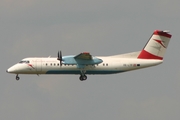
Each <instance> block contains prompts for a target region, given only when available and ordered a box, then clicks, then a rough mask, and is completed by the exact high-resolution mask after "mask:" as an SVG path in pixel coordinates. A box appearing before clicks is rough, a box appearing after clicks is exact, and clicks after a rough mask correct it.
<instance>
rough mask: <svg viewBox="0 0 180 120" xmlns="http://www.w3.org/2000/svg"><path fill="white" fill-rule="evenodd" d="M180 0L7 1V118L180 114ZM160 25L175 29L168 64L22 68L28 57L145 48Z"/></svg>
mask: <svg viewBox="0 0 180 120" xmlns="http://www.w3.org/2000/svg"><path fill="white" fill-rule="evenodd" d="M179 5H180V1H178V0H151V1H148V0H136V1H131V0H121V1H119V0H111V1H109V0H91V1H89V0H75V1H74V0H51V1H48V0H26V1H22V0H16V1H14V0H1V1H0V16H1V17H0V26H1V27H0V41H1V44H0V55H1V71H0V78H1V80H0V96H1V97H0V106H1V107H0V119H2V120H3V119H5V120H14V119H19V120H24V119H26V120H32V119H34V120H37V119H44V120H49V119H51V120H57V119H58V120H59V119H61V120H72V119H73V120H83V119H84V120H92V119H93V120H109V119H111V120H116V119H122V120H145V119H146V120H152V119H153V120H162V119H163V120H170V119H173V120H178V119H179V118H180V114H179V113H180V102H179V101H180V94H179V93H180V75H179V73H180V68H179V60H180V57H179V54H178V53H177V52H178V51H179V43H180V42H179V28H180V23H179V21H180V15H179V12H178V11H180V7H179ZM155 29H160V30H170V31H171V34H172V35H173V36H172V39H171V41H170V44H169V46H168V50H167V53H166V55H165V59H164V63H163V64H161V65H159V66H156V67H151V68H147V69H141V70H137V71H131V72H127V73H122V74H115V75H105V76H103V75H97V76H91V75H89V76H88V80H87V81H84V82H81V81H79V76H76V75H55V76H53V75H41V76H39V77H38V76H37V75H20V77H21V80H20V81H16V80H15V75H12V74H7V73H6V72H5V71H6V69H7V68H9V67H10V66H12V65H13V64H15V63H17V62H19V61H20V60H21V59H23V58H25V57H34V56H40V57H46V56H47V57H48V56H50V55H51V56H54V57H56V55H57V51H58V50H62V52H63V55H72V54H79V53H81V52H84V51H88V52H90V53H91V54H92V55H95V56H101V55H102V56H104V55H115V54H121V53H128V52H133V51H139V50H141V49H142V48H143V47H144V45H145V44H146V42H147V40H148V39H149V37H150V35H151V34H152V32H153V31H154V30H155Z"/></svg>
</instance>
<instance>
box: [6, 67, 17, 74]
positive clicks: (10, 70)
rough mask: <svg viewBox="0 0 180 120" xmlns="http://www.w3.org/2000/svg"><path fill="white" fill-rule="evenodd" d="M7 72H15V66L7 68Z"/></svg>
mask: <svg viewBox="0 0 180 120" xmlns="http://www.w3.org/2000/svg"><path fill="white" fill-rule="evenodd" d="M6 72H7V73H15V72H16V69H15V67H14V66H12V67H10V68H9V69H7V70H6Z"/></svg>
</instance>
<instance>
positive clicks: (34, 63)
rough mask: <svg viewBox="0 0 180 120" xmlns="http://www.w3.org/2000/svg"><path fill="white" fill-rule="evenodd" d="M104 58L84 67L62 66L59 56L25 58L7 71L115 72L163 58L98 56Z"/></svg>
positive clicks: (48, 72) (21, 72)
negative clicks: (100, 61) (97, 62)
mask: <svg viewBox="0 0 180 120" xmlns="http://www.w3.org/2000/svg"><path fill="white" fill-rule="evenodd" d="M98 58H100V59H102V60H103V62H102V63H100V64H95V65H85V67H84V68H83V69H80V68H78V67H77V65H66V64H62V66H60V63H59V61H58V60H57V58H25V59H23V60H22V61H27V62H21V63H17V64H15V65H14V66H12V67H10V68H9V69H8V70H7V72H9V73H14V74H81V70H83V71H84V72H85V74H113V73H120V72H126V71H130V70H135V69H140V68H145V67H150V66H154V65H158V64H160V63H162V62H163V60H152V59H151V60H150V59H137V58H118V57H98Z"/></svg>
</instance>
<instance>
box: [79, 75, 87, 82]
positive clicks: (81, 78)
mask: <svg viewBox="0 0 180 120" xmlns="http://www.w3.org/2000/svg"><path fill="white" fill-rule="evenodd" d="M86 79H87V76H86V75H81V76H80V77H79V80H81V81H84V80H86Z"/></svg>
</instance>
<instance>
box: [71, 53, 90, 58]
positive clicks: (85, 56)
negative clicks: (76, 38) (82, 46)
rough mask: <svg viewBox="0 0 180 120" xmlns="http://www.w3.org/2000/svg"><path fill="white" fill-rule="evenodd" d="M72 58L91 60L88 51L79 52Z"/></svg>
mask: <svg viewBox="0 0 180 120" xmlns="http://www.w3.org/2000/svg"><path fill="white" fill-rule="evenodd" d="M74 58H75V59H81V60H92V56H91V55H90V53H88V52H83V53H80V54H79V55H76V56H75V57H74Z"/></svg>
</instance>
